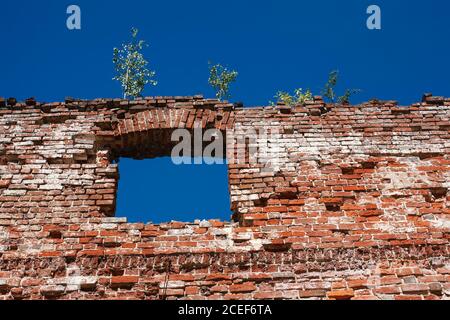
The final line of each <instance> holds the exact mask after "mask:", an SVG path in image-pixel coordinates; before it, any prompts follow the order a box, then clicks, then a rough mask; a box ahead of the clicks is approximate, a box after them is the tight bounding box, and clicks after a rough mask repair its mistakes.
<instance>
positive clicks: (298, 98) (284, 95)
mask: <svg viewBox="0 0 450 320" xmlns="http://www.w3.org/2000/svg"><path fill="white" fill-rule="evenodd" d="M274 98H275V99H277V101H278V102H281V103H283V104H285V105H287V106H290V107H292V106H295V105H302V104H305V102H306V101H309V100H313V95H312V92H311V90H309V89H307V90H306V91H305V92H303V89H302V88H298V89H295V90H294V94H293V95H291V94H290V93H288V92H285V91H278V92H277V94H276V95H275V96H274ZM271 104H272V105H274V104H275V103H273V102H271Z"/></svg>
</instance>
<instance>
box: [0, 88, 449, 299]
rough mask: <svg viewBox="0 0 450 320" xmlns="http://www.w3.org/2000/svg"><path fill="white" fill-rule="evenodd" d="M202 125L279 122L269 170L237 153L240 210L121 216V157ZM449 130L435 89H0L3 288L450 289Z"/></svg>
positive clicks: (180, 292)
mask: <svg viewBox="0 0 450 320" xmlns="http://www.w3.org/2000/svg"><path fill="white" fill-rule="evenodd" d="M199 125H200V126H201V127H202V128H205V129H206V128H217V129H220V130H221V131H223V132H227V131H230V130H245V129H248V128H252V129H258V128H267V127H269V128H273V129H276V130H278V131H279V136H278V139H277V142H276V146H277V148H278V156H279V159H280V160H281V161H279V162H278V163H277V165H276V167H273V168H272V169H273V170H269V171H267V170H264V166H263V165H261V164H249V163H230V164H229V165H228V168H229V184H230V196H231V204H230V205H231V208H232V210H233V212H234V214H233V220H232V222H220V221H195V222H193V223H182V222H170V223H164V224H159V225H156V224H142V223H127V221H126V219H125V218H123V217H114V208H115V198H116V189H117V181H118V177H119V175H118V168H117V164H114V160H115V159H117V158H118V157H120V156H128V157H135V158H145V157H153V156H162V155H169V154H170V149H171V147H172V145H173V144H172V142H171V141H170V135H171V132H172V131H173V130H174V129H176V128H187V129H190V130H192V129H193V128H194V127H195V126H199ZM449 138H450V99H444V98H440V97H432V96H425V97H424V100H423V102H421V103H417V104H414V105H412V106H410V107H398V106H396V104H395V102H392V101H387V102H381V101H371V102H369V103H365V104H362V105H358V106H348V105H345V106H334V105H326V104H324V103H323V102H322V101H321V100H320V99H318V98H317V99H316V100H315V101H310V102H308V103H307V104H306V105H305V106H303V107H294V108H289V107H286V106H277V107H264V108H237V107H235V106H233V105H231V104H227V103H220V102H218V101H216V100H208V99H203V98H202V97H199V96H196V97H157V98H146V99H141V100H137V101H125V100H94V101H77V100H72V99H68V100H66V101H65V102H64V103H50V104H45V103H38V102H36V101H34V100H33V99H29V100H27V101H26V102H25V103H16V102H15V101H14V99H9V100H8V101H4V100H3V99H0V299H166V298H167V299H173V298H178V299H181V298H188V299H264V298H266V299H267V298H269V299H271V298H284V299H306V298H310V299H443V298H449V297H450V259H449V245H448V241H449V227H450V225H449V224H450V222H449V218H448V217H449V214H450V206H449V200H450V192H449V188H450V139H449ZM230 143H231V142H230V141H228V140H227V146H229V144H230ZM239 148H245V145H244V146H242V145H237V148H236V150H238V149H239ZM234 151H235V149H234V147H233V148H227V153H228V155H229V154H230V152H234ZM175 200H176V199H175Z"/></svg>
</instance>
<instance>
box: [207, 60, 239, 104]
mask: <svg viewBox="0 0 450 320" xmlns="http://www.w3.org/2000/svg"><path fill="white" fill-rule="evenodd" d="M237 76H238V73H237V71H235V70H231V71H230V70H228V69H227V68H226V67H224V66H222V65H220V64H215V65H211V63H209V80H208V82H209V84H210V85H211V86H212V87H213V88H214V89H215V90H216V98H217V99H219V100H222V99H229V98H230V96H231V95H230V93H229V91H230V84H231V83H232V82H234V81H236V78H237Z"/></svg>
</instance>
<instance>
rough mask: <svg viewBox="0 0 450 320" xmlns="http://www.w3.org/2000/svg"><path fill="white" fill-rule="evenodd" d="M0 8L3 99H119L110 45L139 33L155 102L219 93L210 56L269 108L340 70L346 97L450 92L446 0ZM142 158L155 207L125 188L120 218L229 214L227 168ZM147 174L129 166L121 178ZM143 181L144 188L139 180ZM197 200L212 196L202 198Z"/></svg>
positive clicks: (405, 99)
mask: <svg viewBox="0 0 450 320" xmlns="http://www.w3.org/2000/svg"><path fill="white" fill-rule="evenodd" d="M70 4H77V5H79V6H80V7H81V11H82V29H81V30H79V31H69V30H68V29H67V28H66V18H67V14H66V8H67V6H68V5H70ZM370 4H377V5H379V6H380V7H381V10H382V30H377V31H370V30H368V29H367V28H366V19H367V14H366V8H367V6H368V5H370ZM0 8H1V11H0V12H1V18H0V34H1V40H2V49H1V50H0V72H1V75H2V76H1V77H0V96H15V97H17V98H19V99H24V98H27V97H30V96H35V97H36V98H37V99H38V100H41V101H42V100H44V101H58V100H62V99H64V97H65V96H73V97H79V98H85V99H89V98H96V97H119V96H120V95H121V92H120V86H119V84H118V83H116V82H113V81H112V80H111V78H112V77H113V66H112V63H111V55H112V48H113V47H114V46H118V45H120V44H121V43H122V42H124V41H126V40H127V39H128V37H129V30H130V28H131V27H132V26H134V27H137V28H139V29H140V36H141V38H142V39H144V40H146V41H148V42H149V44H150V47H149V48H148V49H147V51H146V55H147V57H148V59H149V60H150V62H151V65H152V67H153V69H155V70H156V72H157V80H158V81H159V85H158V86H157V87H152V88H149V89H148V90H146V91H145V92H144V93H145V95H192V94H197V93H203V94H204V95H205V96H210V97H211V96H213V92H212V91H211V89H210V88H209V87H208V83H207V77H208V69H207V62H208V60H212V61H214V62H220V63H223V64H228V65H230V66H231V67H233V68H235V69H237V70H238V71H239V78H238V82H237V83H236V85H235V86H233V89H232V93H233V99H232V100H236V101H243V102H244V103H245V104H246V105H265V104H267V101H268V100H271V99H272V97H273V95H274V93H275V92H276V91H277V90H279V89H284V90H292V89H294V88H295V87H304V88H306V87H310V88H311V89H312V90H313V91H315V92H318V91H320V88H321V87H322V85H323V83H324V82H325V81H326V78H327V74H328V73H329V72H330V71H331V70H333V69H339V70H340V73H341V79H340V83H341V85H340V89H341V90H342V89H343V88H346V87H349V88H359V89H362V90H363V91H362V93H361V94H359V95H358V96H357V97H355V98H354V99H353V102H361V101H365V100H368V99H370V98H373V97H377V98H380V99H395V100H398V101H400V103H401V104H409V103H411V102H415V101H418V100H420V98H421V95H422V93H424V92H433V93H434V94H435V95H446V96H449V95H450V92H449V91H450V77H449V75H450V63H449V52H450V37H449V36H450V25H449V23H448V15H449V14H450V2H448V1H447V0H430V1H407V0H389V1H384V0H383V1H381V0H377V1H375V0H374V1H365V0H345V1H342V0H327V1H326V0H314V1H312V0H311V1H298V0H296V1H294V0H292V1H282V0H279V1H268V0H258V1H245V0H239V1H236V0H228V1H211V0H209V1H206V0H205V1H196V0H191V1H181V0H180V1H170V0H169V1H144V0H141V1H138V0H128V1H112V0H108V1H106V0H104V1H100V0H89V1H87V0H73V1H70V2H69V1H61V0H53V1H50V0H41V1H31V0H30V1H20V0H16V1H12V0H9V1H2V2H1V4H0ZM143 163H146V165H147V168H148V170H146V172H149V174H148V176H144V175H142V174H141V175H139V176H135V178H134V179H135V180H134V182H135V183H134V184H135V185H137V186H138V188H139V190H140V192H143V191H142V190H148V192H147V193H146V194H147V195H148V197H147V200H148V202H146V203H141V205H138V204H136V203H135V202H136V201H134V200H133V199H132V197H131V195H133V194H134V195H141V194H142V193H137V191H133V190H131V189H130V187H129V186H125V187H122V186H121V188H120V191H119V206H118V215H123V214H125V213H126V214H127V215H129V216H130V218H131V219H135V220H153V221H161V220H170V219H171V218H172V217H173V218H174V219H177V220H180V219H181V220H193V219H194V218H195V217H201V216H206V215H209V216H211V217H215V216H218V217H228V215H229V211H228V202H229V200H228V198H227V195H225V194H223V193H224V192H222V191H223V190H224V189H223V186H225V188H226V184H227V182H226V170H225V169H224V167H223V166H218V167H215V168H204V167H197V168H196V169H195V170H194V169H192V168H186V167H185V168H184V169H182V168H181V169H180V168H177V169H173V168H172V167H171V166H170V162H169V161H163V160H156V161H149V160H147V161H144V162H143ZM141 164H142V163H141ZM141 164H140V165H141ZM140 165H139V166H140ZM137 167H138V166H137V165H131V164H130V163H129V162H127V161H122V163H121V168H120V169H121V176H122V179H124V177H125V176H128V177H131V176H132V175H133V174H136V173H137V172H138V171H136V168H137ZM155 168H156V169H157V170H155ZM194 168H195V167H194ZM179 170H182V171H183V170H184V171H183V172H181V171H179ZM170 171H173V172H170ZM169 173H170V174H169ZM174 173H176V175H175V174H174ZM189 174H190V175H191V176H192V177H194V179H191V180H190V182H189V184H187V185H188V186H189V187H188V188H186V185H185V184H181V183H178V182H179V181H180V180H182V179H181V178H182V177H187V175H189ZM168 177H173V179H174V180H173V181H172V182H171V183H168V189H164V188H162V187H161V185H160V184H161V181H162V180H165V181H168V180H167V179H168ZM177 177H178V178H177ZM143 181H144V182H146V183H147V184H146V186H143V185H141V184H140V183H138V182H143ZM156 181H157V182H158V183H155V182H156ZM177 181H178V182H177ZM208 181H209V182H208ZM132 182H133V181H132ZM122 183H124V182H123V181H121V184H122ZM183 183H184V182H183ZM225 190H226V189H225ZM215 191H217V192H218V193H222V194H219V195H217V193H215ZM199 193H203V194H206V195H205V196H204V197H203V199H202V200H201V201H200V200H199V199H198V198H197V196H198V194H199ZM176 194H178V195H180V196H179V198H177V197H174V195H176ZM174 199H175V200H174ZM177 199H179V200H177ZM189 199H191V200H189ZM156 202H158V203H159V202H161V203H166V204H170V205H164V204H163V205H161V206H160V205H158V206H157V208H158V209H157V210H156V209H155V212H153V216H152V217H150V216H148V214H149V213H148V208H149V207H150V208H156V207H155V203H156ZM164 207H166V208H167V211H166V212H163V211H164ZM211 210H212V211H215V212H216V213H209V212H211ZM144 211H145V212H144ZM224 212H225V213H224Z"/></svg>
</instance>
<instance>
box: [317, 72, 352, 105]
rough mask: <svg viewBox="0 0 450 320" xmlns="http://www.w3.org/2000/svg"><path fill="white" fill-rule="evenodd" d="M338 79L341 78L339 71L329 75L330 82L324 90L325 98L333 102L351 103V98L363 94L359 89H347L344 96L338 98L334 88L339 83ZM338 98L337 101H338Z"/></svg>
mask: <svg viewBox="0 0 450 320" xmlns="http://www.w3.org/2000/svg"><path fill="white" fill-rule="evenodd" d="M338 78H339V71H337V70H334V71H331V72H330V74H329V75H328V81H327V83H326V84H325V87H324V88H323V90H322V94H323V96H324V97H325V98H327V99H328V100H329V101H331V102H333V103H334V102H336V100H337V102H338V103H341V104H343V103H349V102H350V98H351V97H352V96H353V95H355V94H357V93H359V92H361V90H359V89H346V90H345V92H344V95H342V96H340V97H337V96H336V93H335V90H334V88H335V87H336V85H337V82H338ZM336 98H337V99H336Z"/></svg>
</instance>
